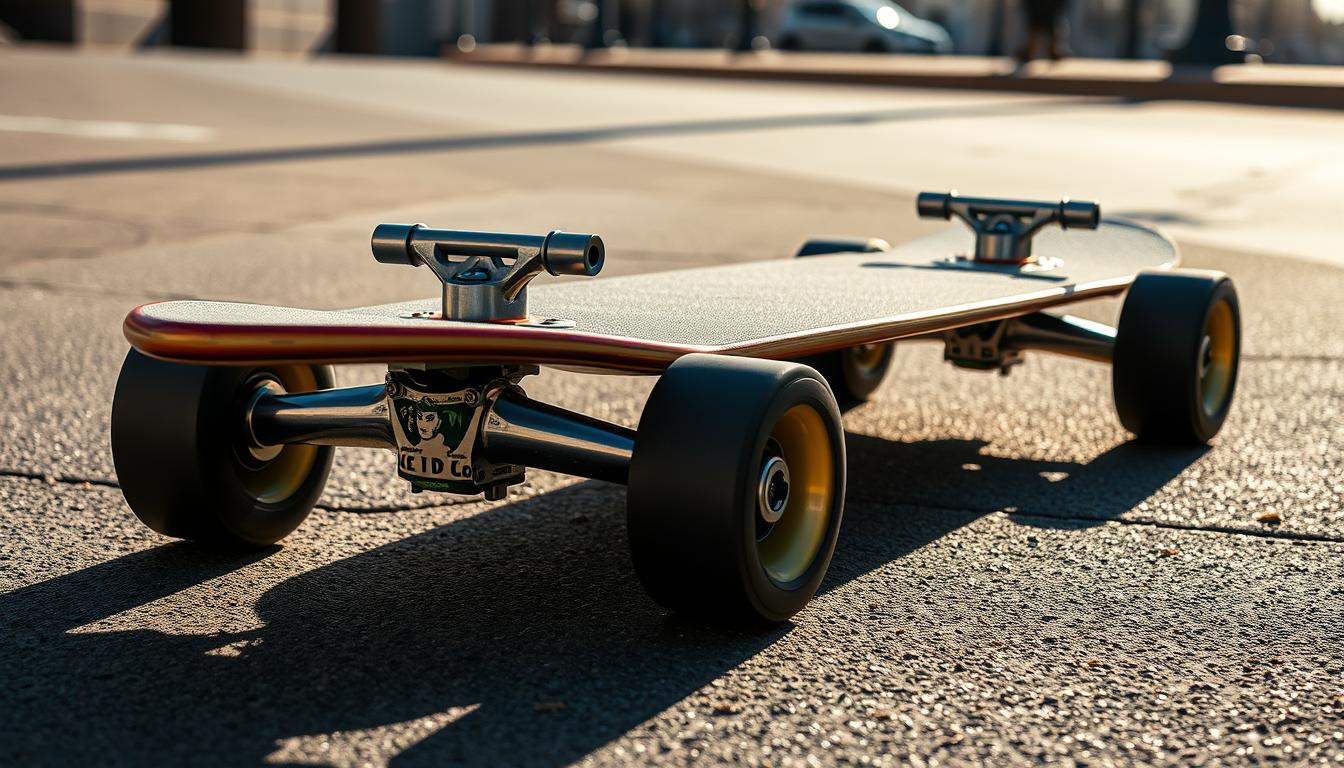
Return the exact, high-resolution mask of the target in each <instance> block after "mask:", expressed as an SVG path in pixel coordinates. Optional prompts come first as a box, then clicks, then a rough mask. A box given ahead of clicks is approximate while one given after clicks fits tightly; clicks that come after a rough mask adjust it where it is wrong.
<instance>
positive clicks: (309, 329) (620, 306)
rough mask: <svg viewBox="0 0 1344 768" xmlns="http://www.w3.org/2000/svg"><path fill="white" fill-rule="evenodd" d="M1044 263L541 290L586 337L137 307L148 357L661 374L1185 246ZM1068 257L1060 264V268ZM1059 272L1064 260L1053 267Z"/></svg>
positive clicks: (1067, 244) (841, 338)
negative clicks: (682, 364) (701, 357)
mask: <svg viewBox="0 0 1344 768" xmlns="http://www.w3.org/2000/svg"><path fill="white" fill-rule="evenodd" d="M1034 243H1035V245H1034V251H1035V254H1036V256H1037V259H1038V261H1039V262H1041V263H1040V265H1038V266H1037V267H1032V268H1029V269H1018V268H1016V267H1004V266H998V265H985V264H977V263H975V262H972V261H966V260H959V259H958V258H957V256H958V255H959V254H966V253H968V252H970V251H971V249H972V247H973V243H972V236H971V235H970V233H969V232H968V231H966V230H965V229H961V228H952V229H948V230H947V231H945V232H942V233H939V234H936V235H933V236H930V237H927V238H923V239H921V240H916V241H912V242H909V243H905V244H902V245H899V246H896V247H894V248H893V249H891V250H890V251H884V252H878V253H848V254H834V255H827V256H813V257H808V258H802V259H792V260H771V261H758V262H748V263H741V264H731V265H725V266H720V267H703V268H696V269H686V270H678V271H673V272H661V273H654V274H645V275H635V276H631V277H617V278H610V279H596V280H586V281H572V282H565V283H556V284H550V285H546V284H542V285H536V286H533V287H531V288H529V289H528V291H529V305H530V306H529V309H530V312H531V314H532V315H533V316H534V317H538V318H558V319H562V320H566V321H572V323H573V324H572V327H535V326H529V325H508V324H495V323H463V322H453V321H444V320H437V319H417V318H413V317H409V315H411V314H412V313H416V312H421V313H424V312H433V311H437V310H438V309H439V305H440V300H439V299H438V298H433V299H426V300H422V301H413V302H404V303H399V304H384V305H380V306H374V307H362V308H357V309H343V310H314V309H296V308H291V307H277V306H270V305H262V304H238V303H229V302H211V301H168V302H158V303H152V304H145V305H144V306H141V307H138V308H136V309H135V310H133V311H132V312H131V313H130V314H129V315H128V316H127V317H126V322H125V326H124V331H125V334H126V338H127V339H128V340H130V342H131V344H132V345H133V346H134V347H135V348H136V349H138V350H140V351H141V352H144V353H146V354H148V355H152V356H154V357H159V358H163V359H167V360H176V361H180V362H192V363H217V364H248V363H267V362H270V363H278V362H286V363H298V362H301V363H396V362H402V363H405V362H458V363H490V364H495V363H532V364H539V365H551V366H558V367H570V368H584V369H597V370H610V371H628V372H642V373H657V372H659V371H661V370H663V369H664V368H666V367H667V366H668V365H669V364H671V362H672V361H673V360H675V359H677V358H678V357H680V356H682V355H685V354H689V353H692V352H711V353H718V354H736V355H745V356H751V357H770V358H793V357H800V356H804V355H810V354H816V353H819V352H824V351H828V350H832V349H839V348H842V347H847V346H851V345H854V344H864V343H870V342H876V341H885V340H890V339H897V338H902V337H908V336H916V335H921V334H925V333H933V332H937V331H942V330H948V329H951V328H956V327H959V326H963V325H967V324H970V323H975V322H983V321H987V320H994V319H999V318H1004V317H1012V316H1015V315H1021V314H1026V313H1029V312H1034V311H1038V310H1041V309H1046V308H1049V307H1053V306H1058V305H1062V304H1068V303H1072V302H1076V301H1081V300H1084V299H1090V298H1097V297H1100V296H1106V295H1113V294H1118V293H1121V292H1123V291H1124V290H1125V289H1126V288H1128V287H1129V285H1130V283H1132V282H1133V280H1134V276H1135V275H1136V274H1137V273H1138V272H1139V271H1141V270H1144V269H1154V268H1156V269H1162V268H1169V267H1172V266H1175V265H1176V263H1177V261H1178V256H1177V252H1176V248H1175V245H1174V244H1173V243H1172V242H1171V241H1170V240H1168V239H1167V238H1166V237H1164V236H1163V235H1161V234H1159V233H1157V232H1155V231H1153V230H1150V229H1147V228H1144V227H1141V226H1139V225H1136V224H1131V223H1128V222H1121V221H1108V222H1103V223H1102V225H1101V227H1100V228H1099V229H1098V230H1096V231H1077V230H1071V231H1060V230H1047V231H1045V232H1042V233H1041V234H1039V235H1037V236H1036V238H1035V241H1034ZM1056 260H1057V261H1056ZM1052 265H1053V266H1052Z"/></svg>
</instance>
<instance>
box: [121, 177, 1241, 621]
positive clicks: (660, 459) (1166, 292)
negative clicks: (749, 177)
mask: <svg viewBox="0 0 1344 768" xmlns="http://www.w3.org/2000/svg"><path fill="white" fill-rule="evenodd" d="M917 213H918V214H919V215H920V216H922V217H928V218H937V219H944V220H952V219H956V220H958V221H960V222H961V223H962V224H964V225H966V227H965V228H963V227H958V226H954V227H951V228H949V229H947V230H945V231H943V232H940V233H938V234H935V235H933V236H930V237H927V238H924V239H920V240H916V241H913V242H909V243H905V244H903V245H899V246H895V247H892V246H891V245H889V244H887V243H885V242H883V241H881V240H877V239H852V238H823V239H815V240H810V241H808V242H807V243H805V244H804V245H803V246H802V248H800V249H799V251H798V253H797V254H796V257H795V258H793V259H784V260H769V261H761V262H752V263H742V264H733V265H725V266H717V267H708V268H697V269H685V270H678V271H672V272H664V273H658V274H646V275H637V276H632V277H621V278H612V279H604V280H581V279H572V280H567V281H554V282H549V284H543V285H536V286H533V285H531V283H532V282H533V281H534V280H535V279H536V278H537V277H539V276H541V275H553V276H572V277H575V278H582V277H593V276H595V275H597V274H598V272H600V270H601V269H602V265H603V263H604V261H605V258H606V249H605V246H604V244H603V242H602V239H601V238H600V237H598V236H597V235H592V234H578V233H571V232H562V231H552V232H550V233H548V234H546V235H519V234H503V233H490V232H468V231H457V230H446V229H434V228H430V227H426V226H424V225H419V224H413V225H412V224H381V225H379V226H378V227H377V228H376V229H375V230H374V233H373V237H372V250H373V255H374V258H375V259H377V260H378V261H379V262H382V263H385V264H390V265H402V266H411V267H425V268H427V271H428V272H430V273H432V274H433V275H434V276H435V277H436V278H438V282H439V286H440V289H441V294H440V295H439V296H437V297H435V298H433V299H428V300H423V301H412V302H406V303H399V304H385V305H379V306H370V307H361V308H355V309H345V310H312V309H299V308H293V307H277V306H267V305H258V304H240V303H224V302H209V301H168V302H158V303H151V304H146V305H143V306H141V307H138V308H136V309H134V310H133V311H131V312H130V314H129V315H128V316H127V317H126V320H125V324H124V331H125V335H126V338H127V339H128V340H129V341H130V343H131V346H132V349H131V351H130V352H129V353H128V355H127V358H126V361H125V363H124V365H123V367H122V371H121V375H120V378H119V380H118V383H117V390H116V394H115V398H114V402H113V408H112V450H113V459H114V463H115V465H116V470H117V475H118V478H119V480H120V484H121V487H122V491H123V493H124V494H125V497H126V500H127V502H128V504H129V505H130V507H131V509H132V510H133V511H134V512H135V514H136V515H137V516H138V517H139V518H140V519H141V520H142V521H143V522H145V523H146V524H147V525H148V526H149V527H151V528H153V529H154V530H156V531H159V532H160V533H164V534H166V535H169V536H175V537H180V538H186V539H194V540H198V541H203V542H207V543H211V544H222V545H229V546H265V545H269V544H272V543H274V542H276V541H278V540H280V539H281V538H283V537H284V536H285V535H287V534H288V533H290V532H291V531H293V530H294V529H295V528H296V527H297V526H298V525H299V524H300V523H301V522H302V521H303V519H304V518H305V517H306V516H307V514H308V513H309V511H310V510H311V509H312V507H313V505H314V504H315V503H316V502H317V500H318V498H319V496H320V494H321V492H322V488H323V485H324V484H325V481H326V476H327V472H328V470H329V468H330V466H331V461H332V450H333V448H334V447H335V446H364V447H377V448H384V449H387V450H389V451H390V452H392V453H394V454H395V456H396V461H397V471H398V474H399V476H400V477H401V478H402V479H404V480H405V481H407V482H409V483H410V486H411V489H412V490H413V491H415V492H422V491H437V492H449V493H456V494H469V495H471V494H482V495H484V496H485V498H487V499H491V500H498V499H502V498H504V497H505V496H506V494H507V491H508V488H509V487H510V486H512V485H516V484H518V483H520V482H522V481H523V479H524V476H525V473H526V471H527V469H528V468H535V469H543V470H550V471H556V472H561V473H566V474H570V475H575V476H579V477H584V478H591V479H598V480H605V481H610V482H616V483H622V484H625V485H627V510H626V513H627V530H628V539H629V544H630V552H631V557H632V560H633V562H634V566H635V571H636V573H637V575H638V577H639V579H640V581H641V583H642V584H643V585H644V587H645V589H646V590H647V591H648V593H649V594H650V596H651V597H652V598H653V599H655V600H656V601H657V602H659V603H660V604H662V605H663V606H665V607H667V608H669V609H671V610H673V611H678V612H684V613H692V614H700V615H706V616H713V617H717V618H721V619H726V620H729V621H732V622H740V621H743V620H747V621H765V622H778V621H783V620H785V619H787V618H788V617H790V616H792V615H793V614H794V613H796V612H797V611H798V610H800V609H801V608H802V607H803V606H804V605H806V604H807V602H808V601H809V600H810V599H811V598H812V596H813V595H814V594H815V592H816V590H817V588H818V586H819V585H820V583H821V580H822V578H823V576H824V575H825V572H826V569H827V567H828V565H829V563H830V559H831V556H832V553H833V552H834V548H835V543H836V538H837V535H838V532H839V527H840V521H841V516H842V508H843V503H844V491H845V444H844V431H843V427H842V424H841V417H840V414H841V407H842V406H848V405H853V404H856V403H859V402H862V401H863V400H865V399H866V398H868V397H869V396H870V395H871V394H872V393H873V392H874V391H875V390H876V389H877V387H878V385H879V384H880V383H881V382H882V379H883V376H884V374H885V373H886V372H887V369H888V368H889V367H890V365H891V361H892V348H893V343H895V342H897V341H900V340H905V339H918V340H925V341H934V342H937V343H940V344H942V345H943V353H944V359H945V360H947V361H948V362H950V363H952V364H953V365H956V366H958V367H962V368H966V369H971V370H979V371H989V372H994V371H998V372H1001V373H1005V374H1006V373H1008V372H1009V371H1010V370H1011V369H1012V367H1013V366H1015V365H1017V364H1018V363H1020V362H1021V361H1022V360H1023V358H1024V355H1026V354H1027V353H1029V352H1049V353H1054V354H1062V355H1069V356H1074V357H1079V358H1083V359H1088V360H1093V361H1097V362H1101V363H1109V364H1110V365H1111V367H1112V384H1113V387H1112V389H1113V396H1114V401H1115V406H1116V410H1117V413H1118V415H1119V418H1120V422H1121V423H1122V424H1123V425H1124V426H1125V427H1126V428H1127V429H1129V430H1130V431H1131V432H1133V433H1134V434H1135V435H1136V437H1137V438H1138V439H1140V440H1143V441H1149V442H1168V443H1170V442H1176V443H1203V442H1207V441H1208V440H1210V439H1211V438H1212V437H1213V436H1214V435H1216V434H1217V432H1218V431H1219V429H1220V428H1221V426H1222V424H1223V422H1224V420H1225V419H1226V416H1227V413H1228V409H1229V408H1230V406H1231V402H1232V397H1233V391H1234V388H1235V384H1236V377H1237V370H1238V361H1239V357H1240V335H1241V330H1240V314H1239V307H1238V302H1237V294H1236V290H1235V288H1234V286H1233V284H1232V281H1231V280H1230V279H1229V278H1228V277H1227V276H1226V275H1223V274H1221V273H1217V272H1209V271H1198V270H1186V269H1178V268H1177V265H1178V254H1177V251H1176V248H1175V246H1174V244H1173V243H1172V242H1171V241H1170V240H1168V239H1167V238H1165V237H1164V236H1162V235H1161V234H1160V233H1158V232H1155V231H1153V230H1150V229H1146V228H1144V227H1142V226H1139V225H1137V224H1133V223H1128V222H1124V221H1114V220H1107V221H1102V220H1101V215H1100V207H1099V206H1098V205H1096V204H1095V203H1088V202H1079V201H1068V200H1065V201H1056V202H1034V201H1021V200H999V199H988V198H976V197H965V196H961V195H958V194H956V193H923V194H921V195H919V197H918V200H917ZM1055 225H1057V226H1055ZM967 229H969V232H968V231H967ZM1121 294H1124V303H1123V306H1122V309H1121V313H1120V319H1119V322H1118V324H1117V325H1116V326H1115V327H1110V326H1106V325H1103V324H1099V323H1095V322H1089V321H1085V320H1082V319H1079V318H1075V317H1071V316H1069V315H1066V314H1060V313H1057V312H1051V311H1048V310H1051V309H1054V308H1057V307H1062V306H1065V305H1068V304H1074V303H1078V302H1082V301H1087V300H1091V299H1097V298H1102V297H1110V296H1118V295H1121ZM345 363H381V364H386V365H387V369H388V372H387V375H386V377H385V379H384V380H383V381H382V382H379V383H374V384H370V385H367V386H357V387H346V388H339V389H338V388H334V386H333V379H332V374H331V368H330V366H331V365H333V364H345ZM540 366H551V367H558V368H565V369H571V370H578V371H584V372H591V373H637V374H651V375H657V376H658V377H659V380H658V382H657V383H656V384H655V386H654V387H653V390H652V393H651V394H650V396H649V398H648V401H647V403H646V404H645V407H644V410H643V413H642V415H641V417H640V420H639V425H638V429H635V430H631V429H627V428H625V427H622V426H619V425H616V424H611V423H607V422H604V421H602V420H600V419H596V418H593V417H590V416H587V415H584V414H579V413H573V412H570V411H567V410H564V409H561V408H558V407H555V406H553V405H549V404H546V403H542V402H539V401H537V400H533V399H532V398H529V397H528V396H527V395H526V393H525V391H524V389H523V386H522V382H523V381H524V380H525V379H526V377H528V376H529V375H532V374H535V373H537V372H538V371H539V369H540Z"/></svg>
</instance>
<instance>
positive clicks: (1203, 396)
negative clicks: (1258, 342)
mask: <svg viewBox="0 0 1344 768" xmlns="http://www.w3.org/2000/svg"><path fill="white" fill-rule="evenodd" d="M1236 354H1237V324H1236V320H1235V319H1234V318H1233V316H1232V307H1231V305H1229V304H1228V303H1227V301H1226V300H1223V301H1219V302H1218V303H1217V304H1215V305H1214V306H1213V309H1212V310H1210V311H1209V320H1208V325H1207V326H1205V328H1204V341H1203V343H1202V344H1201V345H1200V350H1199V356H1200V360H1199V398H1200V404H1201V406H1202V407H1203V408H1204V413H1205V414H1207V415H1209V416H1213V415H1214V414H1216V413H1218V412H1219V411H1221V410H1222V409H1223V406H1224V405H1226V404H1227V398H1228V394H1229V393H1230V392H1231V389H1232V369H1233V366H1234V364H1235V359H1234V358H1235V357H1236Z"/></svg>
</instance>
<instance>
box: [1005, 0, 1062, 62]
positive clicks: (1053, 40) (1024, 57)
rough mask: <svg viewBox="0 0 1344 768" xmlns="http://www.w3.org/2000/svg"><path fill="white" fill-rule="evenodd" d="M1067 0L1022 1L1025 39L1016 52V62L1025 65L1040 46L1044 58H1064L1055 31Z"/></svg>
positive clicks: (1036, 56) (1034, 56)
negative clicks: (1025, 20) (1025, 18)
mask: <svg viewBox="0 0 1344 768" xmlns="http://www.w3.org/2000/svg"><path fill="white" fill-rule="evenodd" d="M1065 5H1067V0H1023V2H1022V9H1023V10H1024V11H1025V12H1026V15H1027V39H1026V41H1025V42H1023V43H1022V47H1021V48H1019V49H1018V50H1017V60H1018V61H1020V62H1022V63H1024V64H1025V63H1026V62H1028V61H1031V60H1032V59H1035V58H1040V57H1039V56H1038V55H1037V50H1038V49H1039V48H1040V46H1041V44H1042V43H1044V44H1045V56H1046V57H1048V58H1050V59H1052V60H1056V61H1057V60H1059V59H1061V58H1063V57H1064V52H1063V50H1062V48H1061V46H1060V44H1059V38H1058V35H1057V30H1058V27H1059V17H1060V16H1062V15H1063V13H1064V6H1065Z"/></svg>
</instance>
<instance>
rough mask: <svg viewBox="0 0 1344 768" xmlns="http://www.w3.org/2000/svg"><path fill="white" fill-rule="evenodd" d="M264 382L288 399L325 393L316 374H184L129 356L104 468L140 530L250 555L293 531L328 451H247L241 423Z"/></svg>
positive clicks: (324, 371) (326, 378)
mask: <svg viewBox="0 0 1344 768" xmlns="http://www.w3.org/2000/svg"><path fill="white" fill-rule="evenodd" d="M266 382H274V383H277V384H279V385H280V386H281V387H283V388H284V389H285V390H286V391H288V392H304V391H311V390H316V389H329V388H331V387H332V386H333V381H332V374H331V369H330V368H329V367H326V366H308V365H272V366H266V367H225V366H204V365H187V364H182V363H170V362H164V361H162V360H156V359H154V358H151V357H148V356H146V355H143V354H141V353H140V352H137V351H135V350H131V352H130V353H129V354H128V355H127V356H126V361H125V362H124V363H123V364H122V367H121V376H120V378H119V379H118V380H117V391H116V395H115V396H114V399H113V402H112V460H113V463H114V464H115V465H116V470H117V478H118V480H119V481H120V483H121V491H122V494H123V495H124V496H125V497H126V502H127V504H129V505H130V507H131V510H132V511H134V512H135V514H136V516H137V517H139V518H140V520H141V521H142V522H144V523H145V525H148V526H149V527H150V528H152V529H154V530H155V531H158V532H159V533H162V534H165V535H167V536H174V537H176V538H181V539H191V540H194V541H199V542H202V543H206V544H211V545H217V546H229V547H260V546H266V545H268V544H273V543H275V542H277V541H279V540H280V539H282V538H284V537H285V536H286V535H287V534H289V533H290V532H291V531H293V530H294V529H295V528H297V527H298V526H299V524H300V523H302V522H303V520H304V518H306V517H307V516H308V513H309V512H310V511H311V510H312V508H313V505H314V504H316V503H317V500H318V497H319V496H320V495H321V494H322V489H323V486H324V485H325V484H326V480H327V472H328V470H330V468H331V459H332V449H331V448H330V447H327V446H315V445H290V446H285V447H283V448H279V449H270V450H258V449H253V448H250V447H249V445H248V441H247V440H246V439H245V423H244V419H245V414H246V411H247V407H248V405H249V402H250V400H251V398H252V396H253V395H254V394H255V393H256V391H257V388H258V387H259V386H262V385H264V384H265V383H266ZM272 386H273V385H272Z"/></svg>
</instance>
